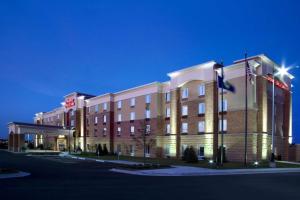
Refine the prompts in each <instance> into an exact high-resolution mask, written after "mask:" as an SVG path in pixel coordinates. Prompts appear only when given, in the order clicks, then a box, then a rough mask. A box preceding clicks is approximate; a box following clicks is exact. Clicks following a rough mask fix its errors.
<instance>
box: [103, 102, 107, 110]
mask: <svg viewBox="0 0 300 200" xmlns="http://www.w3.org/2000/svg"><path fill="white" fill-rule="evenodd" d="M103 110H104V111H106V110H107V103H106V102H105V103H103Z"/></svg>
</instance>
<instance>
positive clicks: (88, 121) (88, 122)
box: [86, 118, 90, 126]
mask: <svg viewBox="0 0 300 200" xmlns="http://www.w3.org/2000/svg"><path fill="white" fill-rule="evenodd" d="M86 125H87V126H89V125H90V120H89V118H86Z"/></svg>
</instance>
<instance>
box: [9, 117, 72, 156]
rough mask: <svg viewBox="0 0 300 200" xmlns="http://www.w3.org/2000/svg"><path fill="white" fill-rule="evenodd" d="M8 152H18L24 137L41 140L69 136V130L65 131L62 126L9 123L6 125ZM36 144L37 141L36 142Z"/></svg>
mask: <svg viewBox="0 0 300 200" xmlns="http://www.w3.org/2000/svg"><path fill="white" fill-rule="evenodd" d="M8 134H9V137H8V150H9V151H14V152H20V151H21V148H22V147H23V146H24V142H25V137H24V136H25V135H26V134H28V135H29V134H33V135H36V136H38V135H39V138H41V136H46V137H49V136H50V137H51V136H53V137H56V136H57V137H59V136H60V137H61V136H66V135H69V134H70V130H69V129H65V128H64V127H62V126H51V125H41V124H31V123H23V122H11V123H9V124H8ZM37 142H38V141H37Z"/></svg>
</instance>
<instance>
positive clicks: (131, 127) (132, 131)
mask: <svg viewBox="0 0 300 200" xmlns="http://www.w3.org/2000/svg"><path fill="white" fill-rule="evenodd" d="M130 134H132V135H133V134H134V126H130Z"/></svg>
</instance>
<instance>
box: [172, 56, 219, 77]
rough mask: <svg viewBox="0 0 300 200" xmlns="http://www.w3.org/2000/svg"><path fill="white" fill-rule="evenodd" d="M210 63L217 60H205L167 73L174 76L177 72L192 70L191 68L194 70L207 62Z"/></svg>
mask: <svg viewBox="0 0 300 200" xmlns="http://www.w3.org/2000/svg"><path fill="white" fill-rule="evenodd" d="M210 63H212V64H215V63H216V61H214V60H210V61H207V62H204V63H201V64H197V65H193V66H191V67H185V68H183V69H180V70H177V71H173V72H170V73H167V75H168V76H169V77H172V76H174V75H175V74H177V73H182V72H188V71H191V70H194V69H198V68H200V67H202V66H203V65H207V64H210Z"/></svg>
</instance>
